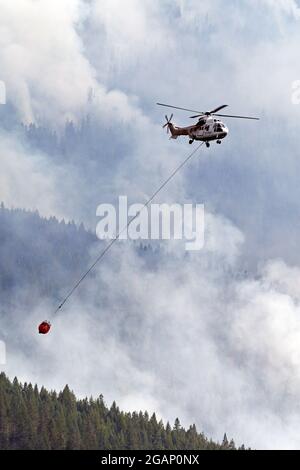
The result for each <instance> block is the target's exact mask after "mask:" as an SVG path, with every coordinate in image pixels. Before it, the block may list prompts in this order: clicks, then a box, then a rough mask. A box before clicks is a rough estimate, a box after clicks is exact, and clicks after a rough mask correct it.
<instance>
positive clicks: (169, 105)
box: [156, 103, 205, 114]
mask: <svg viewBox="0 0 300 470" xmlns="http://www.w3.org/2000/svg"><path fill="white" fill-rule="evenodd" d="M156 104H158V106H165V107H166V108H174V109H181V110H182V111H190V112H191V113H201V114H205V113H202V111H198V110H196V109H187V108H180V107H179V106H172V105H171V104H164V103H156Z"/></svg>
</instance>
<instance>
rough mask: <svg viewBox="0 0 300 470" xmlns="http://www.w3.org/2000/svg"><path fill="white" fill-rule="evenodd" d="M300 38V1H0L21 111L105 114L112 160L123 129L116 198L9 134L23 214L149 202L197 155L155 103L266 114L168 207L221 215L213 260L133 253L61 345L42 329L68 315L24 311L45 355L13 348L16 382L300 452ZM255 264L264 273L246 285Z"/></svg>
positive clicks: (2, 49)
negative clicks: (171, 132) (298, 100)
mask: <svg viewBox="0 0 300 470" xmlns="http://www.w3.org/2000/svg"><path fill="white" fill-rule="evenodd" d="M299 26H300V7H299V5H297V2H296V1H293V0H242V1H235V0H230V1H228V0H226V1H225V0H210V1H201V2H199V1H197V0H172V1H171V0H162V1H158V0H157V1H153V0H143V2H141V1H138V0H122V1H121V0H95V1H83V0H82V1H79V0H51V1H50V0H43V1H37V0H35V1H33V0H14V1H13V2H11V1H9V0H0V80H3V81H4V82H5V84H6V88H7V100H8V103H7V105H6V107H7V110H9V112H11V109H13V110H14V113H16V115H17V117H18V119H19V120H21V121H23V122H26V123H30V122H35V123H36V124H40V125H47V126H49V127H51V128H53V129H55V130H56V131H57V132H58V133H60V132H61V129H62V126H63V125H64V123H65V121H66V120H67V119H72V120H73V121H74V122H79V121H80V119H82V117H84V116H86V114H87V113H89V114H90V115H91V117H92V119H93V120H94V121H95V122H97V125H98V126H99V128H101V130H102V131H101V132H102V133H103V134H106V136H107V139H106V141H105V146H104V145H103V142H102V141H100V139H99V153H101V155H103V154H104V155H105V152H106V151H107V146H109V142H110V135H111V133H113V141H114V142H113V144H112V145H114V146H115V148H116V149H118V150H116V151H118V152H119V154H118V158H119V161H118V167H117V168H116V171H115V172H114V173H113V175H112V176H111V177H110V178H109V180H107V179H104V176H101V174H99V186H101V191H99V189H98V188H97V189H96V188H95V184H94V181H90V180H89V179H87V178H85V175H82V174H81V172H80V171H79V169H78V168H76V165H73V166H72V165H70V163H67V162H64V161H63V159H62V161H61V162H60V164H59V165H58V164H57V162H56V163H55V164H54V162H53V161H52V159H51V157H50V156H49V155H47V154H42V153H41V152H40V151H35V152H32V151H31V150H29V149H28V147H27V146H26V145H25V144H24V142H23V141H22V140H21V139H20V136H19V135H18V134H17V133H15V132H14V133H11V132H7V131H5V130H4V129H2V130H1V152H0V161H1V175H0V199H1V200H4V202H5V203H6V204H7V205H8V206H11V205H14V206H21V207H26V208H33V209H35V208H38V209H39V210H40V212H41V213H42V214H45V215H56V216H58V217H66V218H75V220H77V221H81V220H85V221H87V222H88V223H89V224H90V225H91V226H94V225H95V224H96V217H95V213H96V207H97V204H98V203H100V202H107V201H105V200H104V199H105V198H106V197H110V198H112V199H114V198H115V197H117V196H118V195H119V194H128V196H129V197H130V198H131V199H133V200H135V202H144V201H145V199H146V197H147V196H149V195H150V194H151V193H152V192H153V189H155V188H156V187H157V186H158V185H159V183H160V182H161V181H162V179H163V178H164V177H165V176H166V175H168V174H169V172H170V171H171V170H172V169H173V168H174V166H175V165H176V163H178V162H179V161H181V160H182V159H183V158H184V157H185V155H186V154H187V152H188V151H189V150H190V147H189V146H188V145H187V142H186V141H184V140H181V141H180V139H178V140H177V141H171V142H170V141H168V139H167V137H166V135H165V134H164V132H163V131H162V129H161V124H162V123H163V120H164V117H163V116H164V114H165V112H164V110H163V109H159V108H156V107H155V102H156V101H163V102H167V103H169V102H170V103H172V104H175V105H178V106H184V107H191V108H192V109H200V110H203V111H205V110H207V109H211V108H213V107H216V106H217V105H219V104H228V105H230V107H229V108H228V112H232V113H233V114H249V115H258V116H260V117H261V121H260V122H259V123H257V122H248V121H237V120H233V119H232V120H229V119H228V120H227V121H226V123H227V124H228V126H229V129H230V134H229V136H228V137H227V138H226V139H225V140H224V142H223V143H222V145H221V146H214V145H213V146H212V147H211V149H210V150H209V151H208V150H206V149H203V153H202V154H201V157H200V158H199V159H196V160H195V161H193V162H192V163H191V166H190V167H189V169H187V170H186V171H185V172H184V173H182V174H181V175H178V177H177V179H176V180H175V181H174V182H172V184H171V185H170V186H169V187H168V189H167V190H166V191H164V192H163V193H162V194H161V195H160V201H163V202H186V201H193V202H198V203H204V204H205V206H206V224H207V225H206V230H207V236H206V244H205V248H204V250H203V252H201V253H196V254H194V255H191V256H189V257H188V258H186V257H184V256H183V254H182V252H181V251H180V250H179V249H178V246H177V245H176V244H175V245H174V244H170V245H167V246H165V253H164V254H163V255H162V259H161V264H160V266H159V267H158V270H157V272H155V273H153V272H151V271H149V270H148V269H147V266H145V265H144V264H143V262H142V261H141V260H140V258H139V257H138V256H137V255H136V254H135V253H134V251H133V250H132V249H131V247H130V246H129V245H126V244H125V245H124V246H119V247H116V250H115V251H114V252H112V253H110V255H109V257H110V259H109V260H106V262H105V264H104V266H103V267H102V269H100V268H99V271H98V276H97V279H98V281H97V279H96V280H95V281H94V282H90V283H88V282H87V283H86V284H85V287H86V289H87V291H88V292H89V293H90V299H91V300H90V302H88V303H86V302H85V303H83V301H82V299H80V298H79V297H75V298H74V300H73V301H72V302H70V304H69V305H68V306H66V308H65V310H64V314H61V316H60V317H58V319H57V320H56V322H55V325H54V328H53V332H51V335H48V336H47V337H45V338H40V337H38V336H37V335H36V332H35V330H34V331H33V328H32V325H33V324H34V325H36V323H37V322H38V321H39V320H41V319H42V318H41V316H44V312H49V314H51V308H52V306H47V304H45V305H43V308H39V309H37V311H34V312H31V313H28V312H26V315H25V313H24V316H25V319H24V321H25V329H24V335H25V338H26V340H27V341H28V344H30V345H31V347H30V350H31V351H32V352H31V353H28V351H27V350H26V351H23V350H22V349H20V350H18V349H17V348H16V347H14V348H13V351H11V352H10V355H9V357H8V363H7V366H6V369H5V370H7V372H8V373H9V374H10V375H18V376H19V377H20V378H21V379H22V380H32V381H33V382H35V381H38V382H39V383H40V384H44V385H46V386H48V387H50V388H52V387H56V388H59V387H62V386H63V385H64V383H66V382H68V383H69V384H70V386H71V387H73V388H74V390H75V391H76V392H77V393H78V394H80V395H85V394H88V395H89V394H91V393H93V394H95V395H97V394H99V393H103V394H104V396H105V398H106V399H107V400H108V401H111V400H113V399H116V400H117V401H118V403H119V404H120V405H121V406H123V407H124V408H128V409H136V408H139V407H142V408H148V409H149V410H156V411H157V412H158V413H159V414H160V415H161V416H162V417H163V418H165V419H170V420H173V419H174V418H175V417H176V416H177V415H179V416H180V417H181V418H182V420H183V421H184V423H185V424H189V423H191V422H194V421H195V422H196V424H197V425H198V427H199V429H203V430H204V431H205V432H207V433H208V434H209V435H210V436H212V437H214V438H218V439H221V438H222V434H223V433H224V431H226V432H227V433H228V434H229V435H232V436H233V437H234V438H236V439H237V441H238V442H239V443H240V442H245V444H246V445H251V446H254V447H260V448H262V447H269V448H272V447H277V448H279V447H299V445H300V433H299V425H300V409H299V404H298V402H299V400H298V396H299V392H300V374H299V370H300V346H299V345H300V319H299V313H300V312H299V297H300V291H299V281H300V254H299V250H298V239H299V236H300V224H299V216H300V213H299V205H298V201H299V200H300V186H299V178H298V175H299V170H300V167H299V161H300V160H299V157H300V155H299V150H298V147H299V146H298V122H299V114H300V104H299V105H298V106H297V105H296V104H293V103H292V85H293V82H294V81H296V80H299V79H300V67H299V60H298V57H299V43H300V42H299V41H300V28H299ZM88 96H90V97H91V96H93V99H92V100H91V99H89V100H88ZM1 106H3V105H1ZM4 108H5V107H4ZM4 108H3V109H4ZM3 109H1V111H2V112H4V118H5V111H3ZM7 112H8V111H7ZM2 119H3V115H2ZM174 120H175V122H176V123H178V124H185V123H188V122H189V114H185V113H181V112H175V113H174ZM2 122H3V121H2ZM124 135H126V136H127V148H126V152H124V154H123V150H122V145H123V142H124ZM118 143H120V146H119V147H118ZM61 181H63V182H64V184H63V185H62V184H61ZM99 199H101V200H99ZM93 256H95V253H92V254H91V258H93ZM241 266H246V268H247V269H249V276H248V277H247V278H246V279H243V280H241V279H240V280H237V279H236V277H237V276H236V275H235V274H236V272H237V271H238V270H239V269H240V267H241ZM229 272H230V273H233V275H232V274H229ZM254 274H255V275H254ZM257 274H259V275H258V276H257ZM97 282H98V283H97ZM100 285H101V286H102V287H103V286H104V287H103V288H105V291H106V293H107V299H106V302H107V303H106V305H103V304H101V308H100V307H99V305H100V304H99V302H100V303H101V299H100V300H98V299H99V297H100V298H101V289H99V286H100ZM67 288H68V286H66V289H67ZM170 293H172V295H170ZM124 306H126V308H125V307H124ZM99 311H100V314H99ZM69 318H72V319H75V321H74V323H73V326H71V327H70V330H69V335H68V336H67V337H66V336H65V328H64V324H65V322H68V319H69ZM37 352H39V353H40V354H41V355H42V356H43V357H45V358H46V361H47V364H48V368H46V369H45V368H42V367H41V364H40V363H39V361H38V360H37ZM74 364H75V367H74Z"/></svg>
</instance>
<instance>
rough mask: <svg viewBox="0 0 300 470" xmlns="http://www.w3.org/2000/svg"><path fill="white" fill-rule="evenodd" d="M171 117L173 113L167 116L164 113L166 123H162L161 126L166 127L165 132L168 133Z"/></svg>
mask: <svg viewBox="0 0 300 470" xmlns="http://www.w3.org/2000/svg"><path fill="white" fill-rule="evenodd" d="M172 117H173V113H172V114H171V116H170V117H169V118H168V116H167V115H165V118H166V121H167V122H166V124H164V125H163V126H162V127H163V129H164V128H165V127H166V128H167V134H169V132H170V128H169V124H171V120H172Z"/></svg>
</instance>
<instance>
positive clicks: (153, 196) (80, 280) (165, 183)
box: [54, 142, 204, 313]
mask: <svg viewBox="0 0 300 470" xmlns="http://www.w3.org/2000/svg"><path fill="white" fill-rule="evenodd" d="M203 144H204V142H201V144H199V145H198V147H196V148H195V149H194V150H193V151H192V152H191V153H190V154H189V155H188V156H187V157H186V159H185V160H183V162H182V163H180V165H179V166H178V167H177V168H175V170H174V171H173V172H172V173H171V174H170V176H169V177H168V178H167V179H166V180H165V181H164V182H163V183H162V184H161V185H160V186H159V188H158V189H157V190H156V191H155V192H154V193H153V194H152V196H151V197H150V198H149V199H148V201H147V202H145V204H144V205H143V207H142V208H141V210H140V211H138V212H137V213H136V214H135V216H134V217H133V218H132V219H130V220H129V222H128V223H127V225H126V226H125V227H123V228H122V229H121V230H119V232H118V233H117V235H116V237H115V238H113V239H112V240H111V241H110V242H109V244H108V245H107V246H106V247H105V248H104V249H103V250H102V251H101V253H100V254H99V256H98V257H97V258H96V259H95V261H94V262H93V264H91V266H90V267H89V269H88V270H87V271H86V272H85V273H84V274H83V275H82V276H81V278H80V279H79V280H78V281H77V282H76V284H75V285H74V286H73V287H72V289H71V290H70V291H69V293H68V294H67V295H66V297H65V298H64V299H63V301H62V302H61V303H60V304H59V306H58V307H57V309H56V310H55V312H54V313H57V312H58V311H59V310H60V309H61V308H62V306H63V305H64V304H65V303H66V302H67V300H68V299H69V298H70V297H71V295H72V294H73V293H74V291H75V290H76V289H77V288H78V287H79V285H80V284H81V283H82V281H83V280H84V279H85V278H86V277H87V275H88V274H89V273H90V272H91V271H92V270H93V269H94V267H95V266H96V264H98V263H99V262H100V261H101V260H102V258H104V256H105V255H106V253H107V252H108V251H109V250H110V248H111V247H112V246H113V245H114V243H115V242H116V241H117V240H118V239H119V238H120V236H121V235H122V233H123V232H125V230H127V229H128V227H129V226H130V224H131V223H132V222H133V221H134V220H135V219H136V218H137V217H138V216H139V215H140V214H141V212H142V211H143V210H144V209H145V208H146V207H147V206H148V205H149V204H150V203H151V202H152V201H153V199H154V198H155V196H157V194H158V193H159V192H160V191H161V190H162V189H163V188H164V187H165V186H166V185H167V184H168V183H169V182H170V181H171V179H172V178H174V176H175V175H176V174H177V173H178V172H179V171H180V170H181V168H183V167H184V165H186V164H187V162H188V161H189V160H190V159H191V158H192V157H193V156H194V155H195V154H196V153H197V151H198V150H199V148H200V147H201V146H202V145H203Z"/></svg>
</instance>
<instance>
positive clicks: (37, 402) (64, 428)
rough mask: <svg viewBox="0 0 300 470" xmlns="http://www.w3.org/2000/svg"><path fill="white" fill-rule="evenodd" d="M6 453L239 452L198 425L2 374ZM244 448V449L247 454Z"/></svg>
mask: <svg viewBox="0 0 300 470" xmlns="http://www.w3.org/2000/svg"><path fill="white" fill-rule="evenodd" d="M0 448H1V449H10V450H13V449H58V450H63V449H88V450H89V449H98V450H101V449H106V450H124V449H147V450H150V449H155V450H160V449H161V450H168V449H170V450H175V449H178V450H182V449H192V450H205V449H206V450H209V449H211V450H218V449H228V450H235V449H236V446H235V443H234V441H233V440H231V441H229V440H228V439H227V436H226V434H225V435H224V439H223V442H222V443H221V444H219V443H216V442H213V441H212V440H209V439H207V438H206V437H205V436H204V434H203V433H199V432H198V431H197V429H196V426H195V425H191V426H190V427H189V428H188V429H184V428H183V427H182V426H181V424H180V421H179V419H178V418H177V419H176V420H175V423H174V425H173V426H171V425H170V424H169V423H167V424H166V425H165V424H164V423H163V422H162V420H158V419H157V417H156V415H155V413H154V414H152V416H149V414H148V413H147V412H142V411H140V412H133V413H130V412H124V411H121V410H120V409H119V407H118V406H117V405H116V403H115V402H114V403H113V404H112V405H111V407H108V406H107V405H106V404H105V402H104V400H103V396H102V395H100V396H99V397H98V398H96V399H93V398H90V399H88V398H85V399H81V400H78V399H76V396H75V395H74V393H73V392H72V391H71V390H70V388H69V387H68V385H66V386H65V388H64V389H63V391H61V392H59V393H57V392H55V391H50V392H49V391H47V390H46V389H45V388H44V387H41V388H40V389H39V388H38V386H37V385H34V386H33V385H32V384H31V383H24V384H21V383H20V382H19V381H18V380H17V378H15V379H14V380H13V381H12V382H11V381H10V380H9V379H8V377H7V376H6V375H5V374H4V373H1V374H0ZM243 448H244V447H243V446H242V447H241V449H243Z"/></svg>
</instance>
